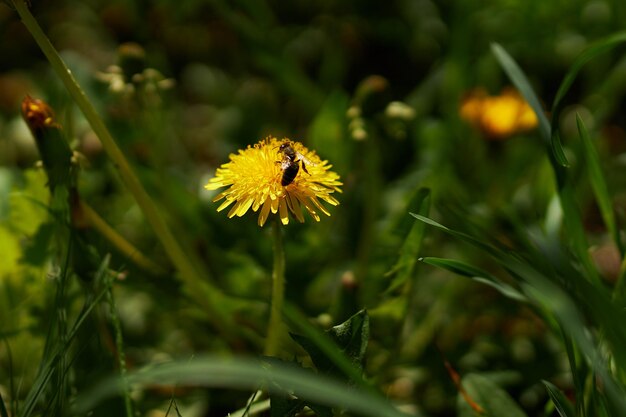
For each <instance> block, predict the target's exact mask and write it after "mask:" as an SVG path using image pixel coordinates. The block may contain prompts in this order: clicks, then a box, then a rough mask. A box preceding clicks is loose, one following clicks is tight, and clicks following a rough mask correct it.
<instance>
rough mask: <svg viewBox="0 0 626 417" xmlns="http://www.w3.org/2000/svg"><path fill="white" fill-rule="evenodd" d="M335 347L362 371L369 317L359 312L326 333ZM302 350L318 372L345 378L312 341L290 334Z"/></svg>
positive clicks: (367, 337)
mask: <svg viewBox="0 0 626 417" xmlns="http://www.w3.org/2000/svg"><path fill="white" fill-rule="evenodd" d="M326 333H327V334H328V335H329V336H330V338H331V339H332V341H333V342H334V343H335V345H336V347H337V348H339V350H340V351H341V352H342V353H343V354H345V356H347V357H348V358H349V359H350V361H351V362H352V363H353V364H354V365H355V367H356V368H357V369H359V370H362V369H363V359H364V357H365V350H366V348H367V343H368V340H369V316H368V315H367V312H366V311H365V310H361V311H359V312H358V313H356V314H355V315H353V316H352V317H350V318H349V319H348V320H346V321H345V322H343V323H341V324H339V325H337V326H334V327H332V328H330V329H329V330H327V331H326ZM290 334H291V337H292V338H293V340H295V341H296V342H297V343H298V344H299V345H300V346H302V348H303V349H304V350H306V351H307V353H308V354H309V356H310V357H311V360H312V361H313V364H314V365H315V367H316V368H317V370H318V371H319V372H321V373H322V374H326V375H333V376H345V374H344V373H343V372H342V371H341V370H340V369H339V368H338V367H337V366H336V365H335V363H334V362H333V360H332V359H331V358H329V357H328V355H326V354H325V353H324V352H323V351H322V349H321V348H320V347H319V346H318V344H317V343H315V342H314V341H313V340H312V339H310V338H308V337H305V336H300V335H296V334H293V333H290Z"/></svg>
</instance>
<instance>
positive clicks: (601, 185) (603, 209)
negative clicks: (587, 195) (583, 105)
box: [576, 114, 624, 255]
mask: <svg viewBox="0 0 626 417" xmlns="http://www.w3.org/2000/svg"><path fill="white" fill-rule="evenodd" d="M576 125H577V126H578V134H579V135H580V139H581V140H582V142H583V147H584V149H585V152H584V153H583V156H584V158H585V163H586V165H587V173H588V175H589V182H590V183H591V187H592V188H593V193H594V195H595V197H596V201H597V202H598V206H599V207H600V213H601V215H602V220H603V221H604V224H605V225H606V228H607V229H608V231H609V233H610V234H611V236H613V240H614V241H615V244H616V245H617V247H618V248H619V250H620V253H621V254H622V255H623V254H624V249H623V246H622V242H621V239H620V236H619V230H618V229H617V225H616V222H615V214H614V213H613V204H612V202H611V197H610V196H609V189H608V187H607V185H606V181H605V179H604V174H603V173H602V168H601V166H600V156H599V155H598V151H597V150H596V147H595V146H594V145H593V143H592V141H591V138H590V137H589V133H588V131H587V128H586V127H585V123H584V122H583V120H582V119H581V118H580V116H579V115H578V114H576Z"/></svg>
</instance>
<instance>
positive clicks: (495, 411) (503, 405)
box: [457, 374, 526, 417]
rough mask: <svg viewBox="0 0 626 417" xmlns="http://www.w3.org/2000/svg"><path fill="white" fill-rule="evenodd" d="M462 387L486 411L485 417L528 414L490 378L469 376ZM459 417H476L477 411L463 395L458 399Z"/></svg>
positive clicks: (523, 415) (462, 381)
mask: <svg viewBox="0 0 626 417" xmlns="http://www.w3.org/2000/svg"><path fill="white" fill-rule="evenodd" d="M461 385H462V386H463V388H464V389H465V391H466V392H467V395H468V396H469V398H470V399H471V400H472V401H474V402H475V403H476V404H478V405H479V406H480V407H481V408H482V409H483V411H484V413H482V414H479V415H481V416H485V417H502V416H506V417H526V413H524V411H522V409H521V408H520V407H519V406H518V405H517V403H516V402H515V401H513V399H512V398H511V396H510V395H509V394H508V393H507V392H506V391H505V390H503V389H502V388H500V387H499V386H497V385H496V384H494V383H493V382H492V381H491V380H489V379H488V378H485V377H484V376H482V375H478V374H468V375H466V376H465V377H464V378H463V379H462V380H461ZM457 411H458V415H459V417H476V415H477V414H476V411H475V410H474V409H473V408H472V407H471V406H470V405H469V404H468V402H467V400H466V399H465V398H464V397H463V395H461V394H459V396H458V397H457Z"/></svg>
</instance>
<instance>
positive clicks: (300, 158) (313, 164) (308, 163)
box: [296, 152, 317, 166]
mask: <svg viewBox="0 0 626 417" xmlns="http://www.w3.org/2000/svg"><path fill="white" fill-rule="evenodd" d="M296 158H298V160H299V161H302V162H304V163H305V164H307V165H311V166H315V165H317V164H315V163H313V162H311V160H310V159H308V158H307V157H306V156H304V155H302V154H301V153H300V152H296Z"/></svg>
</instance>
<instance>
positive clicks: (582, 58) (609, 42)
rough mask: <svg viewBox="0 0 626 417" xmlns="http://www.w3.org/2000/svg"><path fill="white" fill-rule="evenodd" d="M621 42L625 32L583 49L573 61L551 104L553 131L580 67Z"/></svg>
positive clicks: (623, 39)
mask: <svg viewBox="0 0 626 417" xmlns="http://www.w3.org/2000/svg"><path fill="white" fill-rule="evenodd" d="M622 42H626V32H620V33H616V34H614V35H612V36H609V37H608V38H605V39H603V40H601V41H599V42H597V43H595V44H594V45H592V46H590V47H589V48H587V49H585V50H584V51H583V52H582V53H581V54H580V55H579V56H578V57H577V58H576V60H575V61H574V63H573V64H572V66H571V67H570V69H569V71H568V72H567V74H565V77H564V78H563V81H562V82H561V85H560V86H559V90H558V91H557V93H556V97H555V98H554V102H553V104H552V123H553V127H554V128H555V129H558V123H556V122H557V121H558V120H559V116H560V113H561V109H562V103H563V99H564V98H565V95H566V94H567V92H568V91H569V89H570V87H571V86H572V84H573V83H574V80H575V79H576V77H577V76H578V73H579V72H580V70H581V69H582V67H583V66H584V65H585V64H586V63H587V62H589V61H591V60H592V59H593V58H595V57H596V56H598V55H600V54H603V53H604V52H607V51H609V50H611V49H613V48H614V47H616V46H617V45H619V44H620V43H622Z"/></svg>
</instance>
